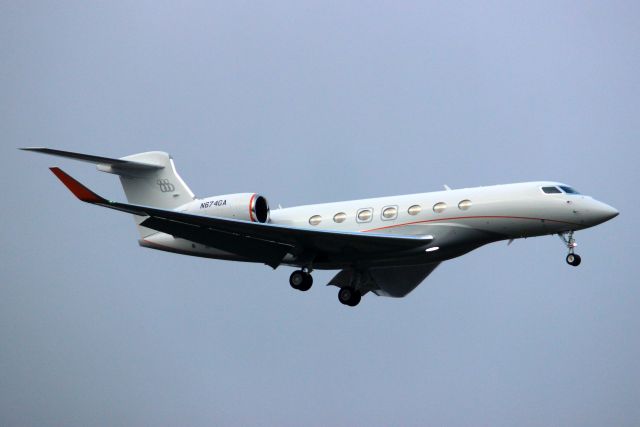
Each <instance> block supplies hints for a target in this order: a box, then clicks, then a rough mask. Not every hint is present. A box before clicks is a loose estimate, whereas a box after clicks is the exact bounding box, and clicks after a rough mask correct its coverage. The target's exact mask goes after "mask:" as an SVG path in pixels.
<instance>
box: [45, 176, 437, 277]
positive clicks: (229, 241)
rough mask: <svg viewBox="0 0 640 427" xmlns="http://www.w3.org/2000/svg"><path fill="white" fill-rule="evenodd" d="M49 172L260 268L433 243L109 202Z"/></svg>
mask: <svg viewBox="0 0 640 427" xmlns="http://www.w3.org/2000/svg"><path fill="white" fill-rule="evenodd" d="M51 171H52V172H53V173H54V174H55V175H56V176H57V177H58V178H59V179H60V180H61V181H62V183H63V184H64V185H65V186H66V187H67V188H68V189H69V190H70V191H71V192H72V193H73V194H74V195H75V196H76V197H77V198H79V199H80V200H82V201H83V202H87V203H91V204H95V205H100V206H104V207H107V208H110V209H115V210H119V211H123V212H128V213H131V214H134V215H140V216H147V217H148V218H147V219H145V220H144V221H143V222H142V223H141V224H140V225H143V226H145V227H148V228H151V229H154V230H158V231H161V232H164V233H168V234H171V235H173V236H176V237H181V238H184V239H187V240H191V241H194V242H197V243H201V244H204V245H207V246H210V247H213V248H218V249H221V250H224V251H227V252H231V253H235V254H238V255H240V256H244V257H246V258H247V259H249V260H255V261H259V262H264V263H265V264H267V265H270V266H271V267H273V268H275V267H277V266H278V265H279V264H280V263H281V262H282V260H283V258H284V257H285V255H286V254H287V253H291V254H293V255H294V256H297V257H299V258H302V259H310V260H311V259H317V258H318V257H321V258H325V259H336V260H341V261H349V260H356V259H363V258H375V257H380V256H384V255H385V254H388V253H397V252H403V251H406V252H420V251H422V250H423V248H424V247H426V246H427V245H428V244H430V243H431V242H432V241H433V236H395V235H384V234H373V233H362V232H339V231H324V230H313V229H308V228H299V227H289V226H284V225H276V224H263V223H258V222H248V221H239V220H234V219H228V218H219V217H207V216H202V215H195V214H190V213H185V212H177V211H173V210H166V209H158V208H153V207H149V206H139V205H132V204H127V203H119V202H113V201H109V200H106V199H104V198H103V197H101V196H99V195H97V194H95V193H94V192H92V191H91V190H89V189H88V188H86V187H85V186H84V185H82V184H81V183H79V182H78V181H76V180H75V179H74V178H72V177H71V176H69V175H67V174H66V173H65V172H64V171H62V170H61V169H59V168H51Z"/></svg>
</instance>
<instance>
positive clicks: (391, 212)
mask: <svg viewBox="0 0 640 427" xmlns="http://www.w3.org/2000/svg"><path fill="white" fill-rule="evenodd" d="M470 207H471V200H469V199H465V200H462V201H461V202H460V203H458V209H460V210H461V211H466V210H467V209H469V208H470ZM432 209H433V212H435V213H438V214H439V213H442V212H444V211H445V210H446V209H447V204H446V203H445V202H438V203H436V204H435V205H433V208H432ZM373 211H374V209H373V208H362V209H358V211H357V212H356V221H357V222H359V223H364V222H371V220H372V219H373ZM420 212H422V206H420V205H411V206H410V207H409V208H408V209H407V213H408V214H409V215H411V216H416V215H418V214H419V213H420ZM397 218H398V206H397V205H389V206H385V207H383V208H382V211H381V213H380V219H382V220H383V221H391V220H394V219H397ZM346 220H347V214H346V213H345V212H338V213H337V214H335V215H334V216H333V222H335V223H338V224H340V223H342V222H345V221H346ZM321 222H322V216H321V215H313V216H312V217H311V218H309V224H311V225H319V224H320V223H321Z"/></svg>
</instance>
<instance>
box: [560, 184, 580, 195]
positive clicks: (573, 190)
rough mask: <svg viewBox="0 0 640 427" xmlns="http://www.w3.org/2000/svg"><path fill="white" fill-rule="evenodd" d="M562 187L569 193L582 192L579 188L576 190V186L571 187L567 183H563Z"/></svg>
mask: <svg viewBox="0 0 640 427" xmlns="http://www.w3.org/2000/svg"><path fill="white" fill-rule="evenodd" d="M560 188H562V189H563V190H564V192H565V193H567V194H580V192H579V191H578V190H576V189H575V188H571V187H569V186H567V185H561V186H560Z"/></svg>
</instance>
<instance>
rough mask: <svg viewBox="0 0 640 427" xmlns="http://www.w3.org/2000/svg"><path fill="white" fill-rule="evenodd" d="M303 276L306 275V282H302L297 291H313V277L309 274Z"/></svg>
mask: <svg viewBox="0 0 640 427" xmlns="http://www.w3.org/2000/svg"><path fill="white" fill-rule="evenodd" d="M302 274H303V275H304V280H303V281H302V284H301V285H300V286H298V287H297V289H298V290H299V291H302V292H306V291H308V290H309V289H311V286H312V285H313V277H312V276H311V274H309V273H302Z"/></svg>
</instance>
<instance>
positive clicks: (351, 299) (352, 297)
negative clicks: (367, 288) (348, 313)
mask: <svg viewBox="0 0 640 427" xmlns="http://www.w3.org/2000/svg"><path fill="white" fill-rule="evenodd" d="M361 299H362V295H361V294H360V292H358V291H357V290H355V289H353V288H340V291H338V300H339V301H340V302H341V303H342V304H344V305H348V306H351V307H355V306H356V305H358V304H359V303H360V300H361Z"/></svg>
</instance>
